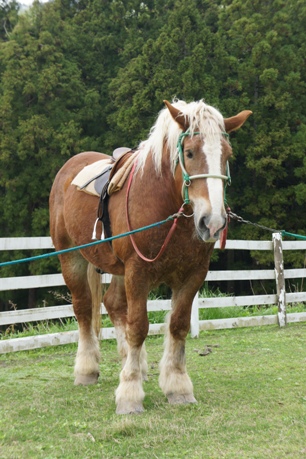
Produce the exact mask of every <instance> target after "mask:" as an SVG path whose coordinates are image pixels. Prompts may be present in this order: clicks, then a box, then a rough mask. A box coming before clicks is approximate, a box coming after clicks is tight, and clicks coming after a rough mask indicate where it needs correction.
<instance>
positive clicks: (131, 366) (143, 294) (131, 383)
mask: <svg viewBox="0 0 306 459" xmlns="http://www.w3.org/2000/svg"><path fill="white" fill-rule="evenodd" d="M125 286H126V297H127V303H128V310H127V321H126V327H125V335H126V344H127V346H126V359H125V363H124V366H123V368H122V371H121V373H120V384H119V386H118V388H117V390H116V404H117V409H116V413H117V414H131V413H141V412H142V411H143V410H144V408H143V404H142V402H143V399H144V395H145V394H144V391H143V387H142V382H143V362H142V360H143V353H144V348H143V343H144V340H145V338H146V336H147V334H148V330H149V321H148V317H147V307H146V305H147V294H148V291H147V289H146V288H145V286H144V284H143V283H142V282H140V281H137V282H133V283H132V282H131V279H129V278H128V277H126V282H125Z"/></svg>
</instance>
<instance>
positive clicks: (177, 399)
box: [167, 394, 197, 405]
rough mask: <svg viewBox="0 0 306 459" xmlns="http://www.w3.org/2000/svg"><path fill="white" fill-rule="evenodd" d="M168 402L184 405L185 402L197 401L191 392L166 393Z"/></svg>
mask: <svg viewBox="0 0 306 459" xmlns="http://www.w3.org/2000/svg"><path fill="white" fill-rule="evenodd" d="M167 398H168V402H169V403H170V404H171V405H185V404H187V403H197V401H196V399H195V398H194V396H193V394H186V395H184V394H168V395H167Z"/></svg>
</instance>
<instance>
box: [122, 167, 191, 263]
mask: <svg viewBox="0 0 306 459" xmlns="http://www.w3.org/2000/svg"><path fill="white" fill-rule="evenodd" d="M135 167H136V161H135V162H134V164H133V168H132V170H131V173H130V176H129V181H128V186H127V190H126V221H127V225H128V230H129V231H132V228H131V225H130V219H129V193H130V188H131V185H132V181H133V176H134V171H135ZM181 210H183V209H182V208H181V209H180V210H179V212H178V213H180V211H181ZM177 218H178V217H175V219H174V221H173V223H172V226H171V228H170V230H169V233H168V234H167V237H166V239H165V241H164V243H163V245H162V246H161V249H160V251H159V252H158V254H157V255H156V257H155V258H147V257H145V256H144V255H142V253H141V252H140V250H139V249H138V247H137V245H136V242H135V240H134V237H133V235H132V234H130V238H131V242H132V245H133V247H134V250H135V252H136V253H137V255H138V256H139V257H140V258H141V259H142V260H144V261H147V262H149V263H152V262H153V261H156V260H158V258H159V257H160V256H161V255H162V254H163V253H164V251H165V249H166V247H167V245H168V244H169V242H170V239H171V237H172V235H173V233H174V231H175V229H176V226H177Z"/></svg>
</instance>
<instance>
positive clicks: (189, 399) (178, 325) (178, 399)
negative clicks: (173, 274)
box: [159, 292, 196, 404]
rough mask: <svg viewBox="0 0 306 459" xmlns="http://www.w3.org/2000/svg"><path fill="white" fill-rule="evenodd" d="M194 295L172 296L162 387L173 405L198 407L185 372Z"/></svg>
mask: <svg viewBox="0 0 306 459" xmlns="http://www.w3.org/2000/svg"><path fill="white" fill-rule="evenodd" d="M192 300H193V295H190V294H189V295H186V294H185V295H184V293H183V292H173V296H172V312H171V313H170V315H169V316H168V321H167V322H168V323H167V325H168V326H167V332H166V336H165V346H164V355H163V357H162V360H161V362H160V376H159V385H160V387H161V389H162V391H163V392H164V394H165V395H166V397H167V398H168V401H169V403H171V404H182V403H196V399H195V398H194V395H193V385H192V382H191V379H190V377H189V376H188V374H187V370H186V357H185V340H186V336H187V333H188V331H189V328H190V315H191V307H192Z"/></svg>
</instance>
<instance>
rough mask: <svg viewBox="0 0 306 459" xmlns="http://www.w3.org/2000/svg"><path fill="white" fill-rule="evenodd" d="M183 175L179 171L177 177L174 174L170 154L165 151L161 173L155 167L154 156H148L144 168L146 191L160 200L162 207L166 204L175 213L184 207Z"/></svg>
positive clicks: (176, 172) (176, 173)
mask: <svg viewBox="0 0 306 459" xmlns="http://www.w3.org/2000/svg"><path fill="white" fill-rule="evenodd" d="M181 178H182V175H181V171H180V170H179V167H178V169H177V170H176V171H175V176H173V174H172V170H171V165H170V160H169V155H168V152H167V151H165V150H164V152H163V158H162V163H161V171H158V170H157V168H156V167H155V164H154V161H153V158H152V154H150V155H148V158H147V161H146V163H145V166H144V173H143V183H144V186H145V187H146V189H147V190H148V191H149V189H150V192H151V193H152V194H153V195H154V196H155V199H156V200H159V202H160V205H161V206H163V204H165V205H166V206H167V207H168V208H171V209H172V210H173V211H177V210H178V209H179V208H180V206H181V205H182V202H183V201H182V195H181V189H182V180H181Z"/></svg>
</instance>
